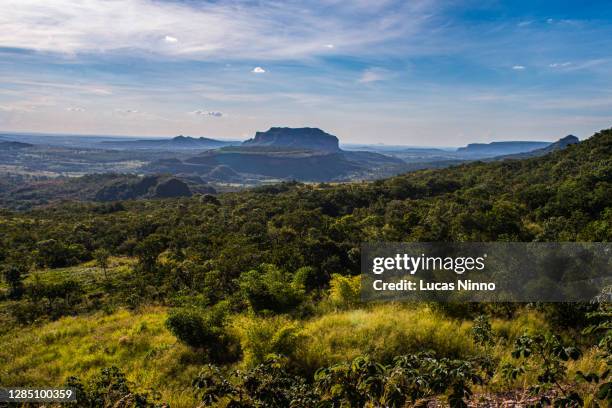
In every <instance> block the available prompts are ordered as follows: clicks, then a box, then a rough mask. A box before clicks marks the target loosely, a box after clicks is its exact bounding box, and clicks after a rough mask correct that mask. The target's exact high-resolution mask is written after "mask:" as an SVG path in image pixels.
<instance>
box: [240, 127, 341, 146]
mask: <svg viewBox="0 0 612 408" xmlns="http://www.w3.org/2000/svg"><path fill="white" fill-rule="evenodd" d="M242 146H244V147H261V146H266V147H280V148H299V149H308V150H317V151H324V152H338V151H340V147H339V142H338V138H337V137H336V136H333V135H330V134H329V133H326V132H324V131H322V130H321V129H318V128H309V127H305V128H287V127H272V128H270V129H269V130H267V131H266V132H257V133H255V137H254V138H252V139H249V140H246V141H245V142H243V143H242Z"/></svg>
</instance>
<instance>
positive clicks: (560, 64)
mask: <svg viewBox="0 0 612 408" xmlns="http://www.w3.org/2000/svg"><path fill="white" fill-rule="evenodd" d="M570 65H572V63H571V62H569V61H566V62H553V63H552V64H548V66H549V67H551V68H563V67H567V66H570Z"/></svg>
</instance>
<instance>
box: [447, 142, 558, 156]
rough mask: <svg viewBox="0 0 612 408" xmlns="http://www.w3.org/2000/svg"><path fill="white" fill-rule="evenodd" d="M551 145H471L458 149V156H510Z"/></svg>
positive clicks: (503, 143) (540, 143) (521, 143)
mask: <svg viewBox="0 0 612 408" xmlns="http://www.w3.org/2000/svg"><path fill="white" fill-rule="evenodd" d="M548 145H550V142H526V141H511V142H492V143H470V144H468V145H467V146H465V147H460V148H458V149H457V154H459V155H460V156H462V157H466V158H477V157H493V156H503V155H508V154H517V153H524V152H529V151H532V150H536V149H542V148H545V147H546V146H548Z"/></svg>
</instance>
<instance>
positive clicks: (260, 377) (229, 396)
mask: <svg viewBox="0 0 612 408" xmlns="http://www.w3.org/2000/svg"><path fill="white" fill-rule="evenodd" d="M193 387H194V391H195V394H196V397H197V398H198V399H199V400H201V401H202V402H203V403H204V405H205V406H210V405H214V404H215V403H217V402H218V401H219V400H220V399H225V400H226V404H225V405H224V406H227V407H295V408H298V407H299V408H302V407H304V408H306V407H315V406H317V405H316V402H317V398H316V395H315V394H314V390H313V389H312V387H311V386H309V385H308V384H307V383H306V381H305V380H304V378H302V377H299V376H295V375H292V374H290V373H288V372H287V370H286V369H285V368H284V365H283V364H282V357H279V356H271V357H270V358H268V359H267V360H266V361H264V362H263V363H261V364H258V365H257V366H255V367H253V368H252V369H250V370H246V371H240V370H235V371H233V372H231V373H230V375H229V376H224V375H223V374H222V373H221V372H220V370H219V369H218V368H217V367H215V366H211V365H209V366H208V367H207V368H205V369H204V370H202V371H201V372H200V374H199V375H198V376H197V377H196V378H195V379H194V381H193Z"/></svg>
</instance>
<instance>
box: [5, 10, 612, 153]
mask: <svg viewBox="0 0 612 408" xmlns="http://www.w3.org/2000/svg"><path fill="white" fill-rule="evenodd" d="M0 7H1V10H2V12H1V13H0V131H22V132H29V131H31V132H46V133H73V134H97V135H113V134H115V135H137V136H166V137H168V136H174V135H178V134H184V135H193V136H206V137H219V138H225V139H246V138H249V137H252V135H253V134H254V133H255V132H256V131H258V130H266V129H268V128H269V127H271V126H290V127H303V126H310V127H319V128H321V129H323V130H325V131H327V132H329V133H331V134H334V135H336V136H338V137H339V138H340V140H341V142H342V143H371V144H374V143H385V144H402V145H427V146H460V145H465V144H467V143H471V142H490V141H493V140H548V141H553V140H556V139H558V138H560V137H562V136H564V135H566V134H569V133H572V134H575V135H577V136H579V137H580V138H584V137H587V136H590V135H591V134H592V133H593V132H595V131H597V130H599V129H602V128H608V127H610V126H611V125H612V51H610V50H612V3H610V2H608V1H593V2H588V4H585V3H584V2H579V1H573V2H572V1H537V2H534V1H506V2H500V1H493V0H491V1H475V0H474V1H472V0H464V1H461V0H460V1H440V0H416V1H394V0H379V1H367V0H357V1H353V2H350V3H349V2H341V1H338V0H320V1H298V0H295V1H291V0H289V1H285V2H276V1H265V0H264V1H258V2H253V1H249V0H244V1H242V0H229V1H216V2H213V1H195V0H175V1H170V0H164V1H161V0H158V1H152V0H108V1H102V0H83V1H77V0H50V1H48V2H40V1H36V0H0Z"/></svg>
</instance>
